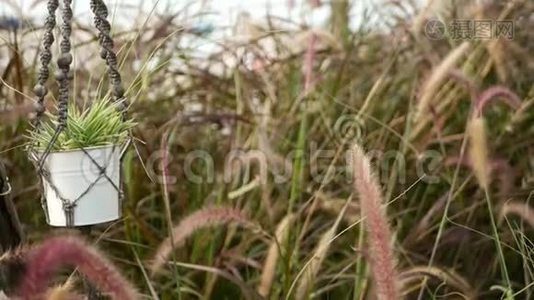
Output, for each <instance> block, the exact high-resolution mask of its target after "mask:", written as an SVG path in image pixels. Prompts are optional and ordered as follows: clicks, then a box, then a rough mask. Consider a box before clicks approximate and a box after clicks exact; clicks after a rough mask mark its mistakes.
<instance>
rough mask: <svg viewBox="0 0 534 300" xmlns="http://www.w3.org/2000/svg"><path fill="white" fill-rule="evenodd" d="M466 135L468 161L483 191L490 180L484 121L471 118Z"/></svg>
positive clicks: (479, 118)
mask: <svg viewBox="0 0 534 300" xmlns="http://www.w3.org/2000/svg"><path fill="white" fill-rule="evenodd" d="M467 134H468V138H469V152H468V155H469V161H470V163H471V165H472V168H473V172H474V173H475V177H476V178H477V180H478V184H479V185H480V187H482V188H483V189H486V188H487V187H488V186H489V183H490V180H491V178H490V177H491V166H490V163H489V154H488V139H487V136H486V129H485V124H484V119H483V118H482V117H473V118H472V119H471V121H470V122H469V125H468V128H467Z"/></svg>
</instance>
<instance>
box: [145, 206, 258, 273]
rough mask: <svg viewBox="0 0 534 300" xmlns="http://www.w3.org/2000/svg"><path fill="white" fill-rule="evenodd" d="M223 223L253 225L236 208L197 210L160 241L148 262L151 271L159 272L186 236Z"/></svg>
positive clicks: (181, 244) (182, 243)
mask: <svg viewBox="0 0 534 300" xmlns="http://www.w3.org/2000/svg"><path fill="white" fill-rule="evenodd" d="M225 224H239V225H242V226H250V227H253V223H252V222H251V221H250V220H249V219H248V218H247V217H246V216H245V214H244V213H242V212H241V211H240V210H239V209H237V208H230V207H206V208H202V209H200V210H197V211H196V212H194V213H192V214H191V215H189V216H187V217H185V218H184V219H183V220H182V221H180V223H179V224H178V225H177V226H175V227H174V228H173V229H172V235H170V236H169V237H167V238H166V239H165V240H164V241H163V242H161V244H160V245H159V247H158V249H157V251H156V254H155V255H154V258H153V259H152V262H151V264H150V271H151V273H152V274H156V273H157V272H159V271H160V270H161V268H162V267H163V265H164V264H165V262H166V261H167V260H168V259H169V256H170V255H171V253H172V251H173V250H175V249H177V248H179V247H181V246H183V245H184V243H185V241H186V240H187V238H188V237H190V236H191V235H193V234H194V233H195V232H196V231H197V230H200V229H202V228H206V227H213V226H219V225H225ZM171 236H172V239H171Z"/></svg>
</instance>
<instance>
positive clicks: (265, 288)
mask: <svg viewBox="0 0 534 300" xmlns="http://www.w3.org/2000/svg"><path fill="white" fill-rule="evenodd" d="M294 219H295V215H294V214H289V215H287V216H285V217H284V218H283V219H282V221H280V223H278V226H277V227H276V233H275V240H273V241H272V242H271V245H270V246H269V250H268V251H267V256H266V258H265V263H264V264H263V268H262V270H263V271H262V273H261V280H260V284H259V286H258V294H260V295H261V296H263V297H268V296H269V293H270V291H271V287H272V285H273V280H274V276H275V273H276V266H277V262H278V258H279V257H280V250H281V248H280V247H281V245H283V244H285V241H286V240H287V238H288V236H289V229H290V228H291V224H292V223H293V220H294Z"/></svg>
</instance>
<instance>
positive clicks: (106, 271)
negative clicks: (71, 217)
mask: <svg viewBox="0 0 534 300" xmlns="http://www.w3.org/2000/svg"><path fill="white" fill-rule="evenodd" d="M65 265H71V266H74V267H76V268H77V269H78V270H79V271H80V272H81V273H82V274H83V275H84V276H85V277H87V278H88V279H89V280H90V281H91V282H92V283H93V284H95V286H96V287H97V288H99V289H100V290H101V291H102V292H104V293H106V294H108V295H109V296H111V297H112V298H113V299H116V300H132V299H137V298H138V296H137V292H136V290H135V288H134V287H133V286H132V285H131V284H130V283H129V282H128V281H127V280H126V279H125V278H124V277H123V276H122V275H121V274H120V273H119V271H117V270H116V269H115V267H114V266H113V265H112V264H111V262H109V261H108V260H107V259H106V258H105V257H104V255H103V254H101V253H100V252H99V251H98V250H97V249H95V248H94V247H93V246H92V245H90V244H88V243H86V242H85V241H83V240H81V239H80V238H78V237H75V236H63V237H61V236H60V237H53V238H50V239H47V240H45V241H44V242H42V243H41V244H40V245H39V246H37V247H35V248H34V249H32V250H31V251H30V252H29V253H28V255H27V258H26V272H25V274H24V278H23V279H22V281H21V283H20V284H19V286H18V289H17V291H16V293H17V294H18V295H19V296H20V298H21V299H32V300H35V299H43V298H44V297H45V295H46V292H47V289H48V282H49V281H50V279H51V278H53V275H54V272H56V271H58V270H59V269H60V268H61V267H63V266H65ZM44 299H46V298H44Z"/></svg>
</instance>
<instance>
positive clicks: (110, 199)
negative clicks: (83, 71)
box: [29, 0, 131, 227]
mask: <svg viewBox="0 0 534 300" xmlns="http://www.w3.org/2000/svg"><path fill="white" fill-rule="evenodd" d="M59 2H60V1H59V0H48V1H47V6H46V7H47V16H46V19H45V24H44V34H43V39H42V43H41V48H40V53H39V62H40V67H39V68H38V76H37V83H36V85H35V87H34V90H33V91H34V93H35V95H36V96H37V101H36V117H35V119H34V120H33V122H32V124H33V127H34V128H33V130H32V132H33V133H37V134H38V133H42V132H45V131H43V122H42V120H41V118H42V117H43V116H44V115H45V112H46V107H45V98H46V96H47V94H48V88H47V87H46V86H47V81H48V78H49V75H50V74H49V73H50V68H49V65H50V63H51V60H52V49H53V48H54V47H53V44H54V41H55V38H54V32H55V29H56V27H61V38H60V41H58V42H59V49H60V53H59V56H58V57H57V60H56V62H57V68H56V74H55V81H56V83H57V86H58V95H57V110H56V120H55V121H54V122H55V123H54V124H53V125H50V124H48V125H49V126H52V127H53V128H52V127H48V128H52V129H53V130H54V133H53V135H52V136H50V138H48V136H46V135H45V138H44V140H45V141H44V142H43V141H42V140H41V141H38V142H36V141H33V143H31V144H30V146H29V154H30V157H31V159H32V160H33V161H34V163H35V165H36V167H37V172H38V173H39V176H40V177H41V179H42V187H43V196H42V199H43V201H42V206H43V209H44V211H45V213H46V217H47V222H48V223H49V224H50V225H52V226H62V227H63V226H66V227H75V226H88V225H95V224H100V223H105V222H109V221H113V220H117V219H119V218H120V216H121V202H122V200H123V193H122V184H121V159H122V156H123V154H124V152H125V151H126V149H127V148H128V145H129V143H130V142H131V132H130V130H128V140H127V141H126V145H124V146H123V145H115V146H113V145H110V146H102V147H100V146H98V147H91V146H92V145H101V143H95V144H91V143H87V144H84V143H78V144H79V145H80V147H82V146H84V148H80V149H74V150H68V151H55V150H54V149H55V148H54V145H55V143H56V141H57V139H58V137H59V136H60V134H66V136H67V137H68V138H70V135H69V133H68V130H69V127H68V122H67V120H68V119H69V108H68V102H69V101H70V99H72V95H71V81H72V80H73V78H74V76H73V72H72V70H71V64H72V63H73V54H72V53H71V52H72V51H71V41H70V35H71V32H72V17H73V13H72V9H71V6H72V2H73V1H72V0H62V1H61V2H62V5H61V24H57V21H56V11H57V10H58V8H59V7H60V5H59ZM90 8H91V11H92V12H93V15H94V26H95V27H96V29H97V30H98V43H99V45H100V53H99V54H100V57H101V58H102V59H103V60H104V61H105V63H106V66H107V74H108V81H109V85H110V90H109V92H110V94H111V95H112V102H113V103H114V104H116V105H117V107H116V110H117V112H120V113H121V115H122V120H123V121H124V122H126V120H127V109H128V102H127V99H126V98H125V89H124V87H123V85H122V80H121V76H120V73H119V68H118V59H117V55H116V53H115V52H114V50H113V48H114V43H113V39H112V38H111V36H110V30H111V24H110V23H109V21H108V20H107V17H108V8H107V7H106V4H105V3H104V0H90ZM57 25H60V26H57ZM100 96H102V95H100ZM102 97H103V96H102ZM94 124H100V127H99V128H105V126H106V125H105V124H104V125H102V124H101V123H93V125H94ZM114 124H117V123H116V122H115V123H114ZM95 126H97V125H95ZM102 126H104V127H102ZM80 128H81V127H80ZM78 129H79V128H78ZM82 129H83V128H82ZM117 134H118V133H114V134H112V135H110V136H118V135H117ZM104 136H106V135H104ZM41 137H43V136H41ZM85 142H87V141H85ZM109 142H110V143H122V142H123V140H111V141H109ZM66 148H67V149H70V147H66ZM58 149H62V148H61V147H58Z"/></svg>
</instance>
